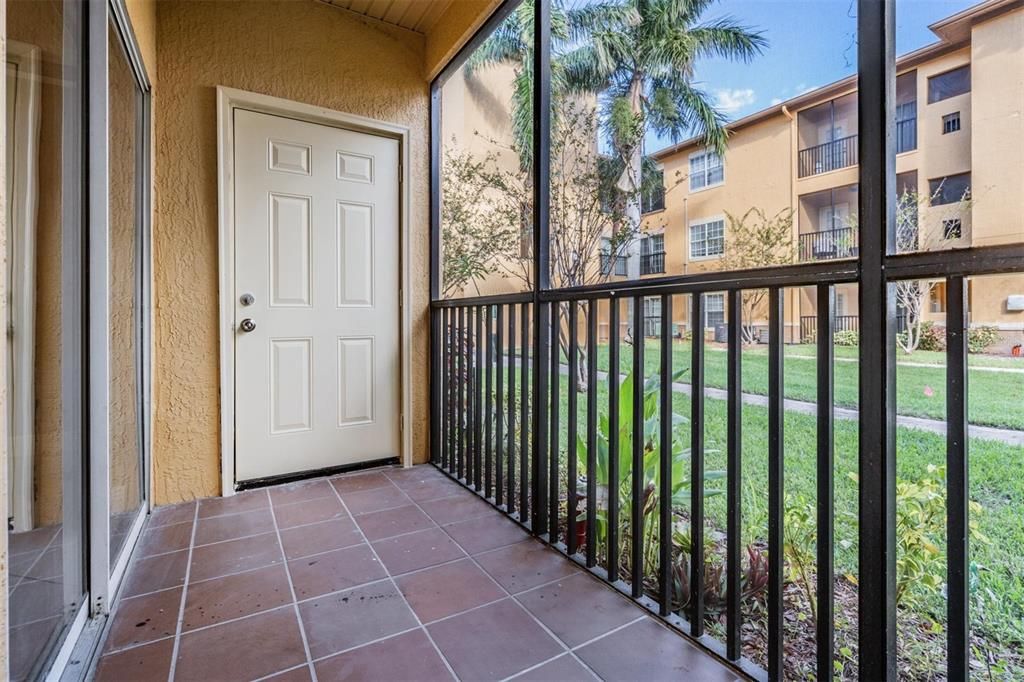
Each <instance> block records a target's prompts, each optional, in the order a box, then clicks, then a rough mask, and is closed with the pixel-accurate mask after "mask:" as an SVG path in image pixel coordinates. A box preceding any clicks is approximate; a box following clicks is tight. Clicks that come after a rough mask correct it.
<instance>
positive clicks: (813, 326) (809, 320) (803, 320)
mask: <svg viewBox="0 0 1024 682" xmlns="http://www.w3.org/2000/svg"><path fill="white" fill-rule="evenodd" d="M833 320H834V322H833V323H832V329H833V331H837V332H859V331H860V317H858V316H857V315H836V316H835V317H834V318H833ZM817 329H818V316H817V315H801V316H800V342H801V343H810V342H811V341H814V339H815V332H816V331H817Z"/></svg>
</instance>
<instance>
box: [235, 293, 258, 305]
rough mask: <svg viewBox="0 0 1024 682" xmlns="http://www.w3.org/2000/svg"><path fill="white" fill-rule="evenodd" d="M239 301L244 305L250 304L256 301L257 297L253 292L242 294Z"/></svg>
mask: <svg viewBox="0 0 1024 682" xmlns="http://www.w3.org/2000/svg"><path fill="white" fill-rule="evenodd" d="M238 301H239V303H241V304H242V305H245V306H249V305H252V304H253V303H255V302H256V297H255V296H253V295H252V294H242V296H241V297H240V298H239V299H238Z"/></svg>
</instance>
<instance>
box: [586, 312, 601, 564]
mask: <svg viewBox="0 0 1024 682" xmlns="http://www.w3.org/2000/svg"><path fill="white" fill-rule="evenodd" d="M597 310H598V307H597V299H593V298H592V299H590V300H589V301H588V302H587V567H588V568H593V567H594V566H596V565H597Z"/></svg>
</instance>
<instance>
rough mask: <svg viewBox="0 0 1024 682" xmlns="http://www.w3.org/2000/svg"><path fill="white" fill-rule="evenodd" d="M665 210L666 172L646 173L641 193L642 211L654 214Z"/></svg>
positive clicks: (654, 171)
mask: <svg viewBox="0 0 1024 682" xmlns="http://www.w3.org/2000/svg"><path fill="white" fill-rule="evenodd" d="M664 208H665V172H664V171H662V170H660V169H658V170H652V171H650V172H645V173H644V179H643V186H642V187H641V191H640V211H641V212H642V213H653V212H654V211H661V210H663V209H664Z"/></svg>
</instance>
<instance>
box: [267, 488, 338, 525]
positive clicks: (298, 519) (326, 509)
mask: <svg viewBox="0 0 1024 682" xmlns="http://www.w3.org/2000/svg"><path fill="white" fill-rule="evenodd" d="M274 516H276V517H277V527H278V528H281V529H282V530H283V529H285V528H294V527H295V526H303V525H306V524H308V523H318V522H320V521H330V520H331V519H342V518H348V514H347V513H346V512H345V509H344V507H342V506H341V502H339V501H338V498H337V497H336V496H333V495H332V496H331V497H318V498H316V499H313V500H308V501H306V502H296V503H295V504H285V505H281V506H279V507H277V506H275V507H274Z"/></svg>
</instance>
